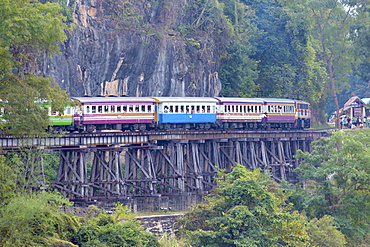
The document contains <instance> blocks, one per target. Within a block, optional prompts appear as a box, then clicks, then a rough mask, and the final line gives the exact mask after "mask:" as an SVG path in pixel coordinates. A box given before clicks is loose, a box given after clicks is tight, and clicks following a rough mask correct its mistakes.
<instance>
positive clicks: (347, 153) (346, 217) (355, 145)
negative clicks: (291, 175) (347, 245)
mask: <svg viewBox="0 0 370 247" xmlns="http://www.w3.org/2000/svg"><path fill="white" fill-rule="evenodd" d="M312 147H313V151H312V152H311V153H303V152H301V153H300V154H299V155H297V158H300V159H303V161H302V165H301V166H300V167H299V168H297V169H296V170H297V171H298V172H300V174H301V176H302V178H304V179H307V180H308V182H307V184H308V186H307V189H306V190H305V191H304V194H302V198H301V199H303V200H302V203H299V204H298V203H297V206H298V205H300V206H301V207H302V211H305V212H306V214H307V215H308V216H309V217H317V218H320V217H322V216H323V215H331V216H333V217H334V222H335V224H336V226H337V227H338V229H339V230H340V231H341V232H343V233H344V234H345V235H346V236H347V238H348V239H350V240H351V241H352V242H353V241H354V242H355V243H357V244H359V243H361V241H362V240H363V239H364V238H365V237H366V236H367V235H368V234H370V225H369V221H368V219H369V218H370V173H369V170H370V152H369V148H370V131H369V130H367V129H364V130H360V131H354V132H348V133H345V132H342V131H337V132H335V133H333V135H332V137H330V138H325V139H320V140H318V141H315V142H313V143H312Z"/></svg>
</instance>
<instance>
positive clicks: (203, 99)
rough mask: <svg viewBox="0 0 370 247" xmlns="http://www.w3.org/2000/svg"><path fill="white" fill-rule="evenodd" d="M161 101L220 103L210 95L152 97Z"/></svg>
mask: <svg viewBox="0 0 370 247" xmlns="http://www.w3.org/2000/svg"><path fill="white" fill-rule="evenodd" d="M151 98H153V99H154V100H156V101H157V102H159V103H170V102H176V103H189V104H190V103H192V104H194V103H218V101H217V100H216V99H214V98H208V97H151Z"/></svg>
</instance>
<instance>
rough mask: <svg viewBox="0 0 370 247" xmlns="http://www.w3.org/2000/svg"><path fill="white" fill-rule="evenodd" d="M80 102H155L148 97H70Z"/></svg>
mask: <svg viewBox="0 0 370 247" xmlns="http://www.w3.org/2000/svg"><path fill="white" fill-rule="evenodd" d="M72 99H75V100H78V101H79V102H81V103H82V104H87V103H155V102H156V101H155V100H154V99H152V98H150V97H72Z"/></svg>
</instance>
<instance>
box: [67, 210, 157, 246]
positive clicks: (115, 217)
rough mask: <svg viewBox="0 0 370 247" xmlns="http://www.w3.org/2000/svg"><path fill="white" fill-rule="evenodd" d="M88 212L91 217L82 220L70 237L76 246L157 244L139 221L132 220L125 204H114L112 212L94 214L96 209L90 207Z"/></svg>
mask: <svg viewBox="0 0 370 247" xmlns="http://www.w3.org/2000/svg"><path fill="white" fill-rule="evenodd" d="M89 212H90V216H91V218H90V219H89V220H87V221H86V222H82V225H81V227H80V228H79V229H78V231H77V233H76V234H75V235H74V236H73V237H72V242H73V243H74V244H77V245H78V246H81V247H86V246H91V247H93V246H112V247H113V246H140V247H145V246H148V247H149V246H150V247H152V246H153V247H156V246H159V243H158V241H157V240H156V239H155V238H154V236H153V235H152V234H150V233H148V232H146V231H144V229H143V228H142V227H141V226H140V222H139V221H135V220H133V216H132V214H131V213H130V211H129V210H128V208H127V206H123V205H121V204H118V205H116V211H115V213H113V214H103V213H100V214H98V215H97V216H94V215H95V214H94V212H96V210H93V209H92V208H90V210H89Z"/></svg>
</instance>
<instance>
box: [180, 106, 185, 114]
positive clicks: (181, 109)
mask: <svg viewBox="0 0 370 247" xmlns="http://www.w3.org/2000/svg"><path fill="white" fill-rule="evenodd" d="M180 112H181V113H184V106H183V105H180Z"/></svg>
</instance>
